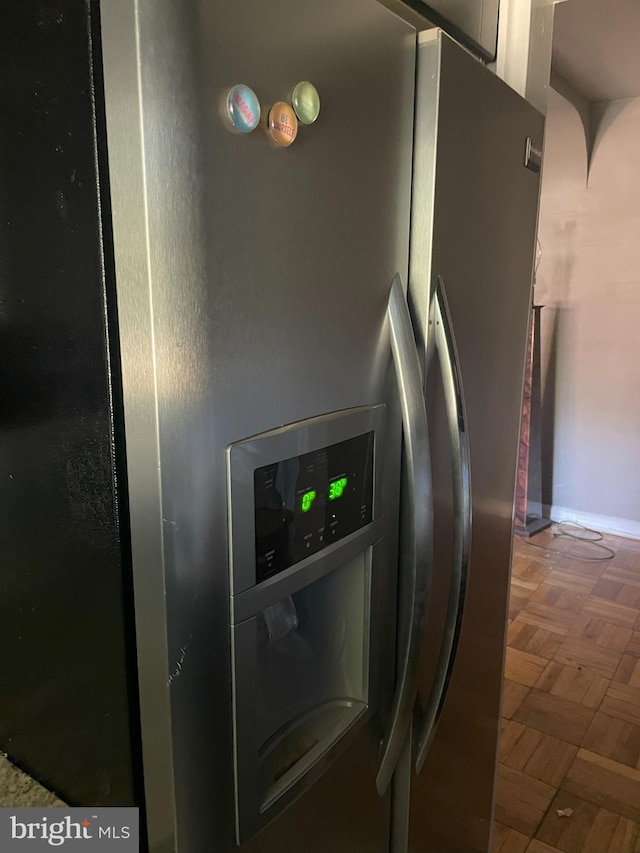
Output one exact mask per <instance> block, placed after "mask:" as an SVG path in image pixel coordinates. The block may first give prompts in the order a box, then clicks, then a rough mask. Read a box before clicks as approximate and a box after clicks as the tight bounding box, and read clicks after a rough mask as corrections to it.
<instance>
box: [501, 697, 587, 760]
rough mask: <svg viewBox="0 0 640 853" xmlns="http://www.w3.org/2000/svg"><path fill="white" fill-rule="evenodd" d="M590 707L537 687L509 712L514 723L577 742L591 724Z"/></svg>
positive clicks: (566, 741) (579, 742) (580, 741)
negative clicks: (516, 708) (513, 710)
mask: <svg viewBox="0 0 640 853" xmlns="http://www.w3.org/2000/svg"><path fill="white" fill-rule="evenodd" d="M594 713H595V712H594V711H593V710H592V709H590V708H585V707H584V706H582V705H579V704H578V703H577V702H569V701H568V700H567V699H563V698H562V697H560V696H552V695H551V694H550V693H544V692H542V691H541V690H533V689H532V690H530V691H529V694H528V695H527V696H526V698H525V699H524V700H523V702H522V704H521V705H520V707H519V708H518V710H517V711H516V713H515V714H514V715H513V719H514V720H515V721H516V722H517V723H522V724H523V725H525V726H529V727H530V728H533V729H537V730H538V731H541V732H544V733H545V734H549V735H551V736H552V737H556V738H558V739H559V740H562V741H564V742H565V743H570V744H573V745H574V746H580V744H581V743H582V738H583V737H584V736H585V734H586V733H587V729H588V728H589V726H590V724H591V720H592V719H593V716H594Z"/></svg>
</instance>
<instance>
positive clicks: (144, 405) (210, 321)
mask: <svg viewBox="0 0 640 853" xmlns="http://www.w3.org/2000/svg"><path fill="white" fill-rule="evenodd" d="M0 47H1V48H2V49H1V50H0V54H1V55H2V62H3V66H2V75H3V76H2V81H3V86H4V88H3V96H4V98H5V100H6V104H7V112H6V119H7V120H6V121H3V125H2V131H1V138H2V150H3V152H6V156H5V157H4V159H3V175H2V177H1V178H0V203H1V204H2V209H3V223H2V245H3V247H4V251H3V260H2V264H3V277H2V282H3V283H2V287H3V298H2V300H1V308H0V323H1V324H2V328H3V332H5V336H4V337H5V340H9V336H10V334H11V335H13V339H14V343H15V345H14V349H13V351H12V352H11V353H10V354H11V356H12V358H11V359H5V360H4V363H3V369H4V370H5V371H7V374H5V375H8V378H9V384H10V385H11V387H12V389H13V390H12V393H13V394H14V396H15V406H14V409H15V413H14V414H12V415H11V418H10V416H9V414H5V427H4V429H3V433H2V435H3V440H4V442H5V444H4V447H5V449H6V451H7V452H6V453H3V463H2V464H3V466H4V472H3V473H4V476H3V478H2V490H3V504H4V503H5V499H6V503H7V504H9V502H10V501H11V509H10V511H9V513H8V515H5V517H4V519H3V524H4V525H5V526H4V531H5V533H6V540H5V537H3V541H7V542H8V543H9V546H8V547H7V548H6V549H5V557H7V560H6V562H5V564H4V566H3V569H2V571H3V573H4V575H5V576H6V580H7V586H8V588H9V589H10V590H11V595H9V594H7V596H6V597H5V598H4V602H3V609H4V616H6V619H5V618H4V616H3V620H2V621H3V627H2V631H1V634H2V639H3V648H4V650H5V653H6V655H7V658H8V659H9V660H10V661H12V663H11V665H10V666H8V667H7V668H6V669H5V671H4V673H3V683H4V685H5V686H4V689H3V701H2V703H1V704H2V711H1V712H0V742H1V745H2V748H3V749H5V750H6V751H7V753H8V754H9V756H10V757H11V759H12V760H14V761H16V763H17V764H19V765H20V766H21V767H23V768H24V769H26V770H28V771H29V772H31V773H32V774H33V775H35V776H36V777H37V778H38V779H39V780H41V781H42V782H43V783H45V784H46V785H47V786H48V787H50V788H52V789H53V790H54V791H55V792H56V793H57V794H58V795H59V796H60V797H62V799H63V800H65V801H66V802H69V803H71V804H87V805H88V804H92V803H96V804H101V805H135V804H137V805H140V806H141V807H142V812H143V818H144V824H145V829H146V835H147V843H148V847H149V849H150V850H151V851H153V853H169V851H175V850H179V851H180V853H202V851H205V850H215V851H216V853H223V851H231V850H233V849H236V846H237V844H240V845H241V846H242V849H244V850H246V851H248V853H249V851H256V853H257V852H258V851H261V853H267V851H274V852H275V851H278V853H281V851H283V850H290V851H295V850H303V849H304V850H305V851H307V853H312V851H316V853H325V851H328V850H331V851H333V853H353V851H355V850H362V851H365V850H366V851H368V853H374V851H376V853H378V851H379V853H383V851H386V850H387V849H388V839H389V827H390V815H391V790H390V788H391V777H392V775H393V769H394V767H395V763H396V757H397V754H398V752H399V749H400V747H401V745H402V740H403V735H404V730H405V721H406V719H407V715H408V713H410V711H411V706H412V702H413V695H412V691H411V689H410V688H411V684H409V683H408V682H407V673H406V672H404V673H403V670H402V669H400V670H398V674H399V676H400V677H399V688H403V689H399V688H396V683H395V682H396V674H397V672H396V663H395V652H396V643H395V638H396V608H397V581H398V572H397V553H398V541H399V489H400V473H401V440H402V428H401V416H402V408H403V405H404V409H405V417H406V418H407V424H408V427H409V432H410V433H412V432H416V426H414V423H413V421H412V420H411V418H410V417H409V415H410V414H411V412H410V411H409V403H406V401H404V398H403V397H402V395H400V394H399V392H398V389H399V388H405V387H406V384H407V381H411V377H413V397H412V400H413V405H414V406H415V404H416V402H417V401H418V396H419V394H420V385H419V381H416V380H418V376H419V373H418V359H417V354H416V351H415V347H414V345H413V343H412V339H411V338H410V337H409V334H410V331H411V330H410V326H409V324H408V317H409V315H408V310H407V306H406V298H405V296H404V290H403V287H404V288H406V282H407V274H408V251H409V217H410V189H411V168H412V161H411V151H412V137H413V109H414V83H415V49H416V48H415V33H414V31H413V30H412V28H411V27H409V26H408V25H407V24H406V23H405V22H404V21H402V20H400V19H399V18H397V17H396V16H395V15H393V14H392V13H391V12H389V11H388V10H387V9H385V8H383V7H382V6H381V5H379V4H378V3H376V2H373V0H350V2H349V3H348V4H345V3H343V2H341V0H328V2H322V3H315V2H312V0H302V2H301V0H274V2H271V3H269V4H268V6H261V5H260V4H256V3H255V2H252V0H234V2H232V3H222V2H218V0H208V1H207V2H195V1H194V2H175V0H104V2H101V3H97V2H84V0H50V2H44V3H40V2H37V3H36V2H23V0H21V2H15V3H14V2H2V3H0ZM3 102H4V101H3ZM396 277H397V279H396ZM400 279H401V280H402V282H403V285H402V287H401V286H400V285H396V288H395V289H394V293H395V294H396V299H397V303H396V307H399V313H398V317H397V318H396V321H395V327H394V328H395V332H396V338H397V340H396V339H395V338H394V340H393V341H392V338H391V335H390V329H391V323H390V321H389V320H388V318H387V312H388V304H389V294H390V291H391V287H392V283H393V282H394V280H397V281H400ZM25 302H26V304H25ZM27 333H28V334H27ZM23 341H24V342H23ZM32 344H33V345H32ZM392 344H394V346H395V348H396V358H395V361H394V357H393V353H392ZM407 346H408V349H407ZM412 348H413V349H412ZM407 359H409V362H410V364H409V367H410V371H411V376H409V377H407V373H406V364H405V362H406V361H407ZM9 362H11V365H12V367H11V369H10V368H9V366H8V365H9ZM10 370H11V371H13V372H11V373H10V372H9V371H10ZM24 399H27V400H29V401H30V402H31V406H30V408H29V409H21V401H22V400H24ZM403 401H404V402H403ZM401 403H402V404H403V405H401ZM404 403H406V405H405V404H404ZM418 408H419V409H420V406H419V407H418ZM12 411H13V410H12ZM422 411H424V406H423V405H422ZM423 420H424V418H423ZM418 432H419V430H418ZM417 440H418V445H419V442H420V440H421V436H420V435H419V434H418V435H417ZM416 494H417V492H416ZM423 497H424V495H422V498H423ZM418 498H419V499H421V496H420V495H419V494H418ZM419 510H420V507H419V506H417V507H416V508H415V509H414V510H413V512H414V513H415V512H417V511H419ZM413 526H414V527H416V525H415V524H414V525H413ZM422 538H423V539H424V537H422ZM408 595H409V596H411V595H413V587H411V588H410V589H409V592H408ZM34 614H35V615H34ZM39 614H43V615H42V616H39ZM419 615H420V614H419V610H416V618H417V617H418V616H419ZM13 662H15V663H13ZM405 669H406V667H405ZM5 700H6V701H5ZM71 745H73V748H71Z"/></svg>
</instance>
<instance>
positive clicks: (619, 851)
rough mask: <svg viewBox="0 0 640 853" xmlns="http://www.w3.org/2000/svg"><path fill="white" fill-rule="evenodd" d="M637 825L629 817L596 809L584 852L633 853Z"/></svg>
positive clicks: (637, 829) (638, 828)
mask: <svg viewBox="0 0 640 853" xmlns="http://www.w3.org/2000/svg"><path fill="white" fill-rule="evenodd" d="M639 830H640V827H639V825H638V824H637V823H636V822H635V821H633V820H629V818H626V817H622V816H621V815H617V814H613V813H612V812H609V811H606V809H598V814H597V815H596V817H595V820H594V822H593V825H592V827H591V829H590V831H589V834H588V835H587V837H586V839H585V842H584V848H583V850H584V853H587V851H591V850H593V851H595V850H601V851H603V853H635V851H636V839H637V838H638V831H639Z"/></svg>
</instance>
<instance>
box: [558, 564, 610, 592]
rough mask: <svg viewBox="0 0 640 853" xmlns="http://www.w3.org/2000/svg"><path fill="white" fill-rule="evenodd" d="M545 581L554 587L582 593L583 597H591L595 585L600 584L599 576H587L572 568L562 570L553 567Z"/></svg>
mask: <svg viewBox="0 0 640 853" xmlns="http://www.w3.org/2000/svg"><path fill="white" fill-rule="evenodd" d="M545 581H546V582H547V583H550V584H553V585H554V586H563V587H565V589H570V590H572V591H573V592H580V593H582V594H583V595H589V593H590V592H591V590H592V589H593V587H594V586H595V584H596V583H597V582H598V577H597V576H590V575H585V574H583V573H582V572H581V571H579V570H576V569H574V568H573V567H572V568H560V567H559V566H552V567H551V569H550V570H549V574H548V575H547V576H546V578H545Z"/></svg>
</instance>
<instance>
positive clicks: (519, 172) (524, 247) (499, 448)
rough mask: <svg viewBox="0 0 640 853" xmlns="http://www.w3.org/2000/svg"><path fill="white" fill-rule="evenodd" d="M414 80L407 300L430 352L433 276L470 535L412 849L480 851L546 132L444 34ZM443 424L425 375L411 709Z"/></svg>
mask: <svg viewBox="0 0 640 853" xmlns="http://www.w3.org/2000/svg"><path fill="white" fill-rule="evenodd" d="M418 69H419V70H418V95H417V137H416V160H415V170H416V184H415V189H414V210H413V214H414V219H413V224H412V229H413V232H412V260H411V268H412V273H411V279H410V282H411V288H412V301H413V307H414V313H415V317H416V319H417V323H418V328H417V333H418V337H419V338H421V340H422V341H423V344H424V341H425V340H426V347H425V352H428V351H429V350H430V346H431V344H432V338H433V336H432V335H431V334H430V333H429V332H428V329H429V305H430V302H431V297H432V293H433V288H434V287H435V283H436V281H437V278H438V276H441V277H442V279H443V280H444V281H445V282H446V287H447V297H448V304H449V309H450V317H451V323H452V326H453V329H454V333H455V338H456V342H457V347H458V354H459V361H460V372H461V376H462V380H463V383H464V390H465V403H466V414H467V426H468V438H469V448H470V465H471V484H472V512H473V524H472V545H471V554H470V566H469V583H468V588H467V595H466V603H465V611H464V618H463V622H462V631H461V635H460V639H459V644H458V651H457V656H456V661H455V666H454V668H453V674H452V678H451V681H450V684H449V690H448V694H447V698H446V701H445V703H444V707H443V710H442V714H441V716H440V720H439V724H438V727H437V732H436V735H435V738H434V740H433V742H432V744H431V746H430V749H429V750H428V752H427V754H426V760H425V763H424V767H423V769H422V772H421V773H420V774H419V775H417V776H416V775H415V773H414V772H413V771H412V778H411V797H410V810H409V834H408V849H409V850H410V851H411V853H486V851H487V850H488V849H489V836H490V827H491V818H492V799H493V790H494V779H495V768H496V749H497V742H498V733H499V722H500V695H501V689H502V673H503V658H504V643H505V624H506V614H507V600H508V584H509V566H510V557H511V535H512V512H513V496H514V487H515V472H516V458H517V448H518V437H519V425H520V409H521V399H522V381H523V371H524V359H525V349H526V339H527V327H528V317H529V306H530V298H531V275H532V265H533V257H534V246H535V233H536V219H537V206H538V192H539V176H538V175H536V174H534V173H533V172H531V171H530V170H528V169H526V168H525V165H524V156H525V148H526V142H527V138H528V137H531V138H532V139H533V140H534V141H535V142H536V143H537V144H539V143H540V141H541V139H542V133H543V118H542V116H540V115H539V114H538V113H537V112H536V111H535V110H534V109H533V108H532V107H531V106H530V105H529V104H527V103H526V102H525V101H524V100H522V99H521V98H520V97H519V96H518V95H517V94H516V93H515V92H514V91H512V90H511V89H510V88H509V87H507V86H506V85H505V84H504V83H503V82H502V81H500V80H499V79H497V78H496V77H495V76H494V75H493V74H492V73H491V72H489V71H488V70H486V69H485V68H483V67H482V66H481V65H480V63H479V62H477V61H476V60H474V59H473V58H472V57H470V56H469V55H468V54H466V53H465V52H464V51H463V50H461V49H460V48H459V47H458V46H457V45H455V43H453V42H452V41H451V40H450V39H448V38H447V37H446V36H444V35H443V34H439V35H438V36H436V38H433V37H431V38H430V39H427V40H426V41H425V42H424V43H423V44H421V45H420V47H419V60H418ZM436 104H437V106H435V105H436ZM436 127H437V136H436ZM445 410H446V407H445V404H444V396H443V390H442V384H441V382H440V380H439V377H438V375H437V371H432V373H431V376H430V377H429V382H428V394H427V411H428V414H429V426H430V430H431V444H432V450H433V455H432V459H433V476H434V502H435V515H434V517H435V523H434V551H435V557H434V580H433V599H432V601H433V606H432V609H431V613H430V619H429V622H428V627H427V631H426V632H425V636H424V643H423V665H422V671H421V685H420V692H421V695H422V697H426V696H427V695H428V693H429V691H430V689H431V686H432V683H433V677H434V671H435V667H436V660H437V650H438V649H439V647H440V643H441V639H442V632H443V630H444V615H445V613H446V610H447V597H448V593H449V579H450V572H451V566H452V563H453V548H454V536H453V530H454V523H455V519H454V517H453V505H454V498H453V489H452V464H453V460H452V458H451V452H450V449H449V448H450V441H449V427H448V424H447V418H446V414H445ZM414 760H415V756H414Z"/></svg>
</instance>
